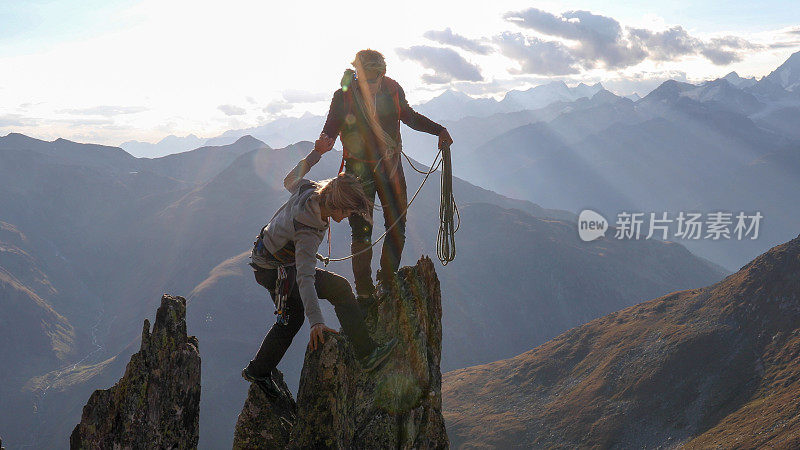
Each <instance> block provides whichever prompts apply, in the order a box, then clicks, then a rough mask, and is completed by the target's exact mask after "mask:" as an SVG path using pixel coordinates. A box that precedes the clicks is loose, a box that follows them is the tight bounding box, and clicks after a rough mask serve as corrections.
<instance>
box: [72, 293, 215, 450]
mask: <svg viewBox="0 0 800 450" xmlns="http://www.w3.org/2000/svg"><path fill="white" fill-rule="evenodd" d="M199 413H200V353H199V352H198V343H197V338H195V337H194V336H187V334H186V300H185V299H184V298H183V297H173V296H170V295H166V294H165V295H164V296H163V297H162V298H161V306H160V307H159V308H158V312H157V313H156V320H155V324H154V325H153V331H152V332H151V331H150V321H149V320H147V319H145V320H144V329H143V330H142V345H141V349H140V350H139V352H138V353H135V354H134V355H133V356H131V360H130V362H129V363H128V366H127V368H126V370H125V375H123V377H122V378H121V379H120V380H119V382H118V383H117V384H116V385H114V386H113V387H111V388H110V389H102V390H97V391H95V392H94V393H93V394H92V396H91V397H90V398H89V402H88V403H87V404H86V406H84V408H83V416H82V418H81V422H80V423H79V424H78V425H77V426H76V427H75V430H74V431H73V432H72V436H70V448H72V449H84V448H86V449H89V448H92V449H94V448H104V449H105V448H135V449H156V448H158V449H164V448H168V449H184V448H196V447H197V441H198V438H199V432H200V430H199V417H200V416H199Z"/></svg>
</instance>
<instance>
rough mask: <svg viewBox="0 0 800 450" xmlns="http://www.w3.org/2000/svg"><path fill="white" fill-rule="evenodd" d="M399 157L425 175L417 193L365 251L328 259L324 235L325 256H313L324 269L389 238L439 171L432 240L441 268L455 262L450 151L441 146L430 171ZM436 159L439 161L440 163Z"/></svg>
mask: <svg viewBox="0 0 800 450" xmlns="http://www.w3.org/2000/svg"><path fill="white" fill-rule="evenodd" d="M403 156H405V157H406V160H407V161H408V164H409V165H410V166H411V168H412V169H414V170H415V171H416V172H418V173H420V174H423V175H425V177H424V178H423V179H422V183H420V185H419V187H418V188H417V191H416V192H414V195H413V196H412V197H411V200H410V201H409V202H408V205H406V208H405V209H404V210H403V212H402V213H401V214H400V216H399V217H398V218H397V220H395V221H394V223H393V224H392V225H391V226H390V227H388V228H386V231H384V232H383V234H381V235H380V236H379V237H378V239H376V240H375V242H373V243H372V244H371V245H370V246H369V247H366V248H364V249H362V250H359V251H358V252H356V253H353V254H350V255H347V256H345V257H342V258H331V255H330V251H331V247H330V234H329V235H328V256H327V257H326V256H322V255H320V254H319V253H317V259H318V260H320V261H322V262H323V263H324V264H325V265H326V266H327V265H328V263H330V262H331V261H346V260H348V259H350V258H352V257H354V256H358V255H360V254H362V253H364V252H366V251H367V250H369V249H371V248H372V247H374V246H375V245H377V244H378V242H380V241H381V240H382V239H384V238H385V237H386V235H388V234H389V231H390V230H391V229H392V228H394V227H395V226H397V224H399V223H400V220H402V219H403V217H405V215H406V213H408V209H409V208H410V207H411V204H412V203H414V200H415V199H416V198H417V195H418V194H419V193H420V191H422V187H423V186H425V182H426V181H428V177H430V176H431V174H432V173H433V172H435V171H437V170H438V169H439V167H441V168H442V175H441V184H440V188H441V199H440V201H439V234H438V235H437V237H436V256H437V258H439V261H440V262H441V263H442V265H443V266H446V265H447V263H449V262H451V261H453V260H454V259H455V258H456V238H455V233H456V231H458V228H459V227H460V226H461V216H460V214H459V213H458V207H457V206H456V200H455V196H454V195H453V167H452V163H451V158H450V147H449V146H445V147H443V148H440V149H439V152H438V153H436V157H434V158H433V163H431V165H430V170H427V171H425V170H420V169H417V168H416V167H415V166H414V163H413V162H411V158H409V157H408V155H406V152H403ZM439 157H441V158H442V159H441V160H440V159H439ZM456 217H457V218H458V223H457V224H456V222H455V218H456Z"/></svg>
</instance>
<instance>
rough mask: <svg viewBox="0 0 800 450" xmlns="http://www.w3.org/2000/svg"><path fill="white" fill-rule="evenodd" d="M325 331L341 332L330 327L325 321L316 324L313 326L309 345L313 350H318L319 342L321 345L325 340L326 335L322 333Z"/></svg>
mask: <svg viewBox="0 0 800 450" xmlns="http://www.w3.org/2000/svg"><path fill="white" fill-rule="evenodd" d="M325 331H329V332H331V333H336V334H339V332H338V331H336V330H334V329H332V328H328V327H327V326H325V324H324V323H318V324H316V325H314V326H313V327H311V339H310V340H309V341H308V346H309V347H310V348H311V350H316V349H317V345H318V344H319V345H320V346H321V345H322V344H323V343H324V342H325V335H323V334H322V333H323V332H325Z"/></svg>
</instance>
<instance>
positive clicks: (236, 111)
mask: <svg viewBox="0 0 800 450" xmlns="http://www.w3.org/2000/svg"><path fill="white" fill-rule="evenodd" d="M217 109H218V110H220V111H222V112H224V113H225V115H226V116H243V115H245V114H247V110H246V109H244V108H242V107H241V106H236V105H219V106H217Z"/></svg>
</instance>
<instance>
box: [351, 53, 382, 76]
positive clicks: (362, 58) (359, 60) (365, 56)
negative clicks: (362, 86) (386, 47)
mask: <svg viewBox="0 0 800 450" xmlns="http://www.w3.org/2000/svg"><path fill="white" fill-rule="evenodd" d="M351 64H353V67H355V68H356V72H359V71H360V70H364V71H365V72H377V73H379V74H381V75H385V74H386V60H385V59H384V58H383V55H382V54H381V52H379V51H377V50H372V49H369V48H368V49H366V50H361V51H359V52H358V53H356V59H354V60H353V62H352V63H351Z"/></svg>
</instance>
